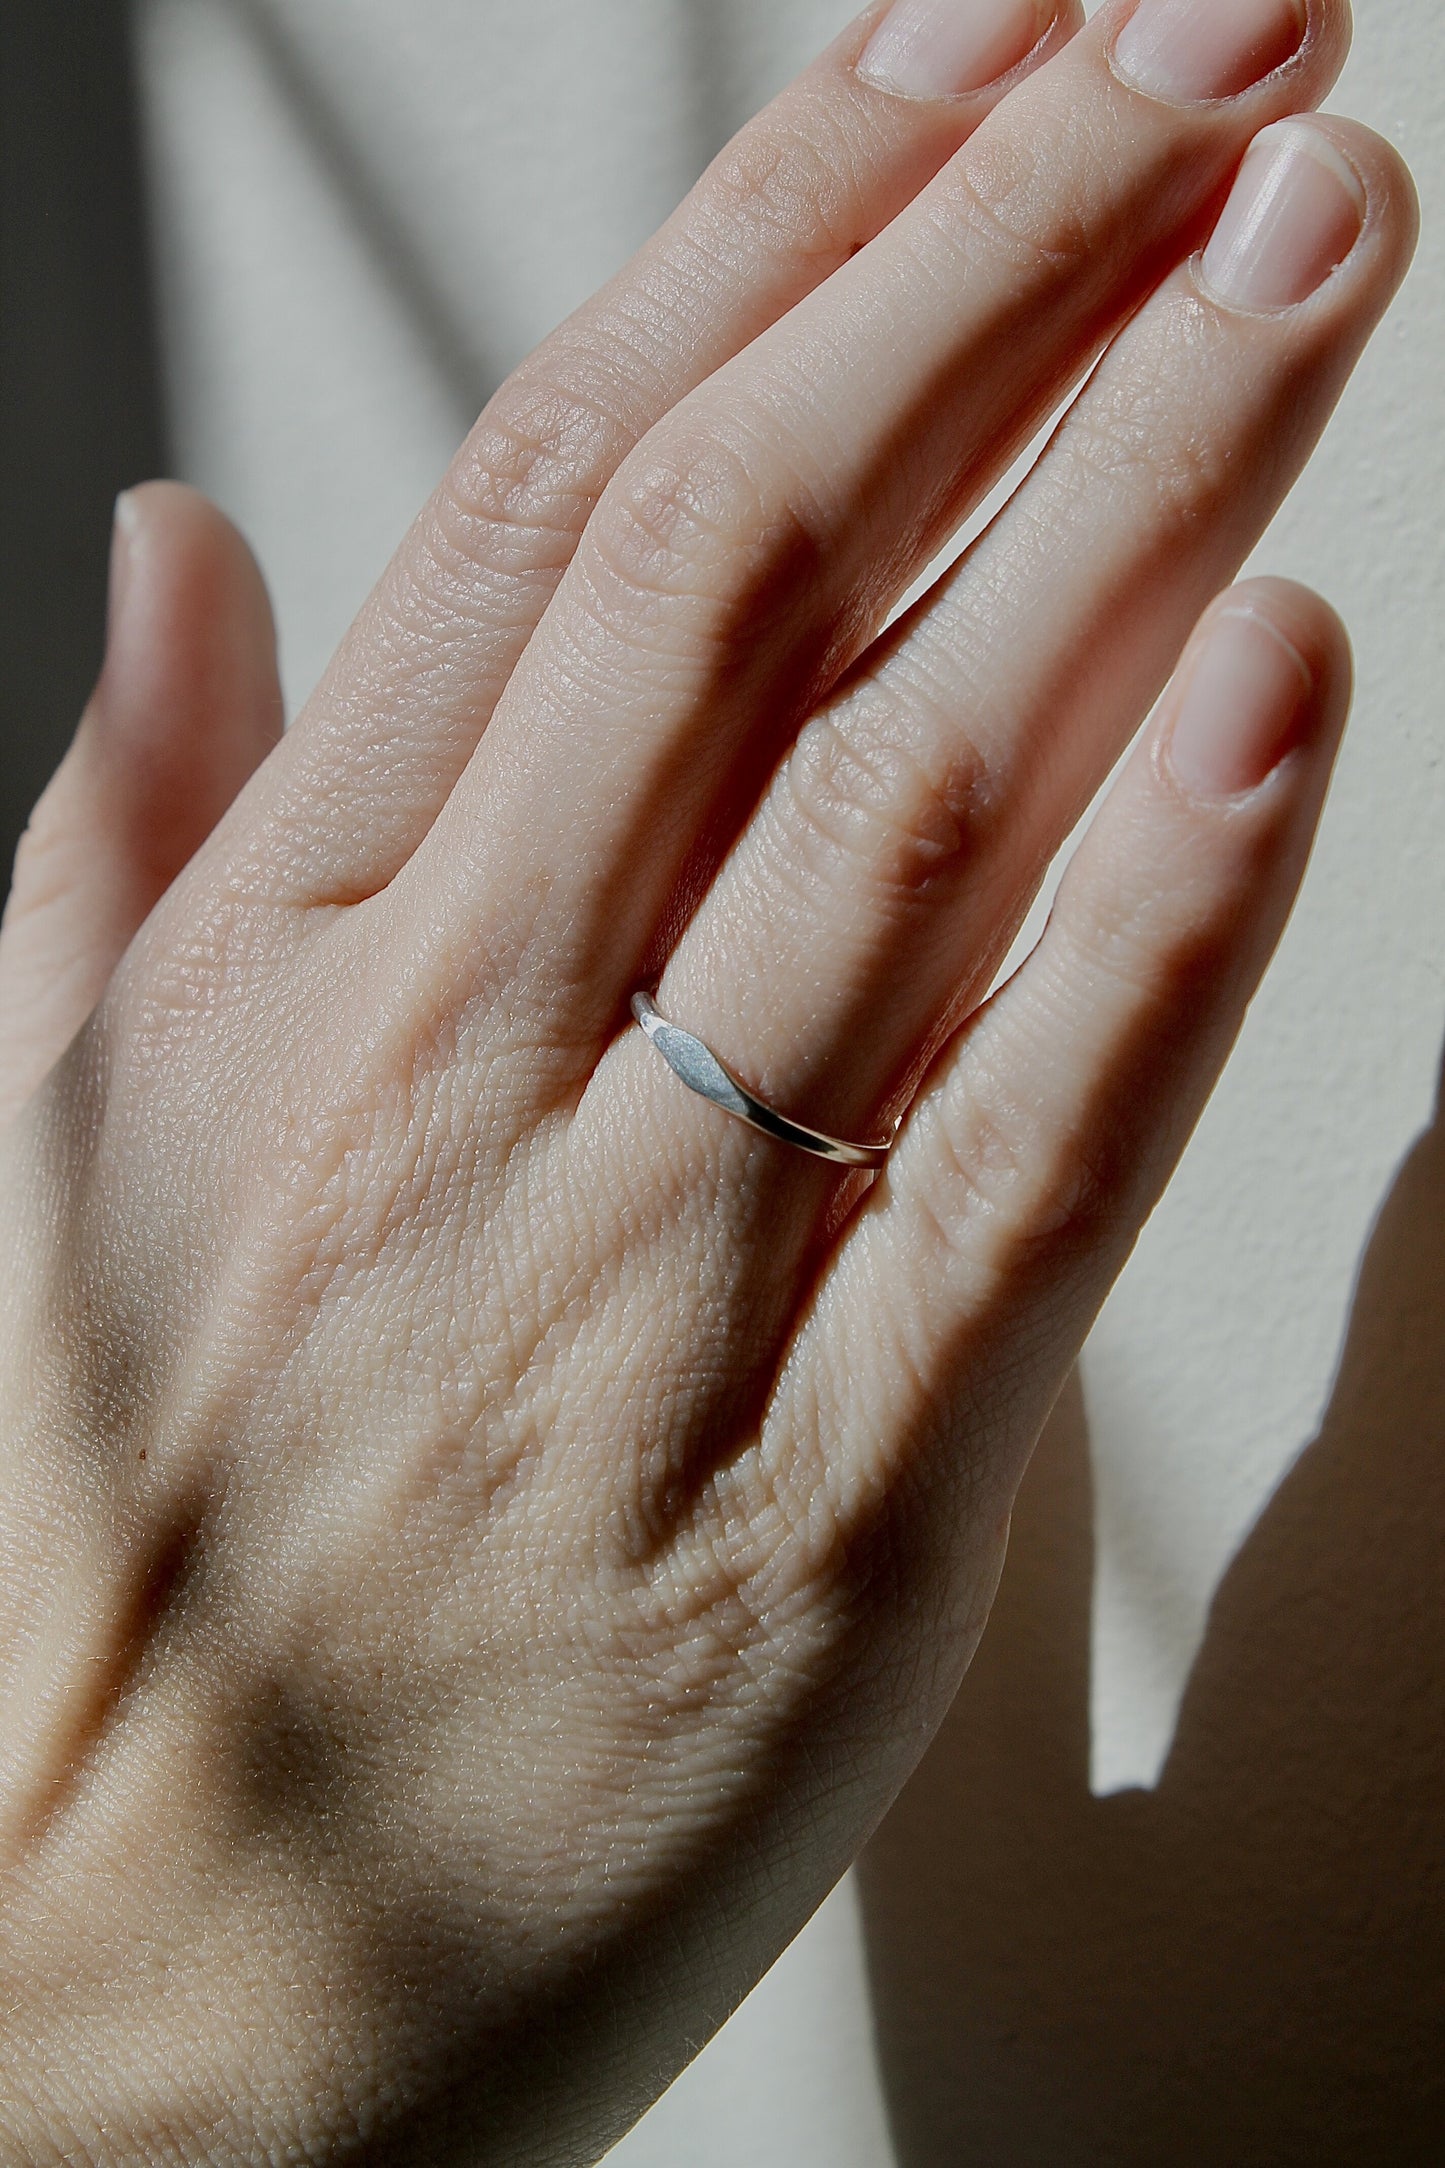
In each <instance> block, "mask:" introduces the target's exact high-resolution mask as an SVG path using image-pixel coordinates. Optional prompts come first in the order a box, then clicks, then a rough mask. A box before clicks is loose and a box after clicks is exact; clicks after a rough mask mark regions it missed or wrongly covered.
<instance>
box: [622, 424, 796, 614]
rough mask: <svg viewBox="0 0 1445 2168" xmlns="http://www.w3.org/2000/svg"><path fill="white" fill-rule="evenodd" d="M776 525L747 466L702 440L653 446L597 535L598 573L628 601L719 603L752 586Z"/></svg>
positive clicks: (694, 436)
mask: <svg viewBox="0 0 1445 2168" xmlns="http://www.w3.org/2000/svg"><path fill="white" fill-rule="evenodd" d="M776 525H777V522H776V518H775V517H774V516H773V515H772V514H771V513H770V511H769V508H768V507H767V506H766V505H765V504H764V502H763V500H762V495H761V491H760V489H759V486H758V483H757V481H756V479H755V478H754V476H753V475H752V474H750V473H749V471H748V466H747V463H746V461H745V460H744V459H743V458H742V457H740V456H739V455H738V454H737V453H736V452H735V451H734V450H733V449H732V448H731V447H730V446H729V445H728V444H726V443H725V442H724V441H723V440H722V439H721V437H718V436H713V437H711V438H704V437H703V436H702V435H701V434H700V433H698V432H689V433H688V434H687V435H685V436H684V435H681V434H679V436H678V441H677V442H675V443H674V444H670V445H666V446H662V445H644V447H643V448H642V450H641V451H640V453H638V454H637V455H636V456H634V457H633V458H632V459H630V460H628V461H627V462H626V464H625V465H624V466H623V467H622V468H621V469H620V471H619V473H618V474H617V476H616V477H615V479H614V480H613V482H612V484H611V486H610V487H609V489H608V490H607V492H606V494H605V496H604V497H603V499H602V502H601V504H600V506H599V507H598V511H597V514H596V516H595V517H594V519H593V521H592V524H591V526H590V527H589V529H588V535H587V543H588V553H589V556H590V558H591V559H592V561H593V563H594V564H595V565H596V566H598V567H600V569H601V570H602V571H603V572H604V573H605V574H606V575H608V576H610V578H611V579H612V580H614V581H616V582H618V583H620V584H621V585H622V586H623V587H624V588H625V589H626V590H627V591H628V592H629V593H634V594H644V595H650V596H655V597H658V598H666V597H668V596H681V597H689V596H697V595H702V596H712V595H716V594H717V593H718V592H719V591H721V590H724V589H732V588H734V587H735V586H736V585H737V584H738V583H739V582H746V581H747V579H748V576H749V569H750V567H752V566H753V565H754V564H755V563H756V562H757V561H758V558H759V555H760V553H761V552H762V550H763V549H764V548H765V547H766V545H767V542H768V539H769V537H770V533H771V532H772V531H774V530H775V528H776Z"/></svg>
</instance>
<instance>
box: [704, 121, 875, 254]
mask: <svg viewBox="0 0 1445 2168" xmlns="http://www.w3.org/2000/svg"><path fill="white" fill-rule="evenodd" d="M862 193H863V190H862V186H861V183H860V176H859V173H858V158H857V152H856V148H855V146H854V144H853V143H852V142H851V140H850V139H849V136H848V132H847V130H846V129H844V128H841V127H839V126H838V125H837V124H836V120H835V118H834V116H832V115H830V114H828V113H826V112H825V111H823V110H822V108H821V106H820V104H819V103H818V101H813V102H812V104H811V106H810V109H809V110H808V112H807V114H806V118H805V120H803V121H795V120H791V119H790V120H786V121H783V120H779V119H778V118H777V117H776V116H774V117H772V118H770V119H767V120H760V121H758V122H756V123H755V124H754V125H753V126H752V127H751V128H746V129H744V130H743V132H742V134H741V135H740V136H738V137H737V138H736V139H735V141H734V142H733V143H732V144H731V145H730V147H729V148H728V150H726V151H725V152H724V153H723V155H722V157H721V158H720V159H719V160H718V162H717V165H716V166H715V167H714V169H713V173H712V176H711V185H710V190H709V195H710V202H709V209H710V210H711V211H713V212H714V213H715V214H716V216H717V219H718V225H719V229H720V231H721V232H723V233H724V234H725V235H726V236H727V237H728V245H729V252H730V253H732V252H734V251H735V250H736V247H737V237H738V236H739V235H741V236H742V237H743V238H744V239H746V240H748V241H750V242H754V243H755V242H756V241H757V240H758V239H761V240H762V241H763V242H764V243H765V244H766V245H767V246H768V247H769V248H770V249H771V250H776V251H778V252H779V253H782V254H784V255H786V257H787V258H788V259H789V260H790V261H796V262H801V263H802V264H804V265H807V266H812V267H822V268H823V269H824V270H830V269H832V268H833V267H835V266H836V265H837V264H840V263H843V262H845V261H846V260H847V258H848V256H849V255H851V254H852V252H853V250H854V249H855V248H856V247H857V246H858V243H859V241H860V240H861V238H862V234H861V231H860V216H859V210H860V201H861V197H862Z"/></svg>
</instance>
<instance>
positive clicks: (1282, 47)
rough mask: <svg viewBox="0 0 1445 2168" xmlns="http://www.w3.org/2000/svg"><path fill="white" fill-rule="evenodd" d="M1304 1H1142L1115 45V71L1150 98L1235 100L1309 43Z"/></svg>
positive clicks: (1179, 102)
mask: <svg viewBox="0 0 1445 2168" xmlns="http://www.w3.org/2000/svg"><path fill="white" fill-rule="evenodd" d="M1308 25H1309V17H1308V13H1307V11H1306V8H1305V4H1304V0H1142V4H1141V5H1140V6H1139V7H1138V8H1136V9H1135V11H1134V13H1133V14H1132V15H1131V16H1130V18H1129V20H1128V22H1127V23H1125V25H1124V27H1123V29H1122V30H1121V31H1120V32H1119V35H1118V37H1117V38H1116V39H1115V40H1114V68H1115V72H1116V73H1117V74H1119V75H1121V76H1123V78H1124V80H1125V81H1126V82H1128V83H1132V84H1133V86H1134V88H1135V89H1136V90H1142V91H1146V92H1147V93H1148V95H1149V96H1150V97H1151V98H1167V99H1168V100H1169V102H1170V103H1171V104H1173V105H1202V104H1205V103H1207V102H1208V101H1209V100H1210V99H1212V98H1235V97H1238V95H1239V93H1240V91H1242V90H1248V88H1249V86H1250V84H1251V83H1257V82H1259V81H1260V80H1261V78H1262V77H1264V76H1266V75H1272V74H1273V73H1274V71H1275V69H1276V68H1282V67H1283V66H1284V64H1285V62H1286V61H1287V60H1292V59H1293V58H1294V56H1295V54H1296V53H1297V52H1298V51H1299V49H1300V47H1301V45H1302V44H1303V43H1304V35H1305V31H1306V29H1307V28H1308Z"/></svg>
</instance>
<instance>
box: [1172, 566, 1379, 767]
mask: <svg viewBox="0 0 1445 2168" xmlns="http://www.w3.org/2000/svg"><path fill="white" fill-rule="evenodd" d="M1350 675H1351V670H1350V646H1349V638H1348V635H1347V633H1346V631H1345V628H1344V625H1343V624H1342V623H1341V621H1340V619H1339V617H1338V616H1337V615H1336V613H1335V611H1334V610H1333V609H1331V607H1330V605H1329V604H1328V603H1327V602H1325V601H1324V600H1323V598H1322V597H1321V596H1319V595H1316V594H1315V593H1313V592H1312V590H1311V589H1309V588H1307V587H1301V586H1299V585H1297V584H1296V583H1295V582H1293V581H1290V580H1280V579H1268V578H1265V579H1254V580H1246V581H1242V582H1240V584H1239V585H1237V586H1235V587H1232V588H1230V589H1229V591H1228V592H1227V593H1226V594H1224V595H1221V596H1220V598H1219V600H1218V601H1217V602H1216V603H1215V604H1214V606H1213V607H1212V608H1211V609H1210V610H1209V611H1208V613H1207V614H1206V616H1205V617H1204V619H1203V620H1202V622H1201V624H1200V626H1199V630H1198V632H1197V634H1196V636H1195V638H1194V640H1193V641H1192V642H1191V643H1190V647H1189V651H1188V653H1187V654H1186V656H1185V659H1184V662H1183V665H1182V666H1181V669H1180V671H1179V675H1178V679H1177V681H1176V689H1175V693H1174V696H1173V699H1172V701H1171V703H1170V705H1169V707H1168V708H1167V709H1166V712H1165V715H1164V718H1163V721H1162V728H1161V744H1162V748H1163V753H1164V757H1165V760H1166V762H1167V766H1168V769H1169V771H1170V774H1171V775H1172V777H1173V779H1174V781H1175V783H1176V784H1178V785H1180V786H1181V787H1182V788H1183V789H1184V790H1185V791H1186V792H1187V793H1188V794H1189V795H1190V796H1191V797H1194V798H1199V799H1203V800H1221V801H1227V800H1230V799H1234V798H1237V797H1240V796H1246V795H1248V794H1249V793H1251V792H1253V791H1256V790H1258V789H1260V788H1261V787H1262V785H1263V784H1265V783H1266V782H1267V781H1268V780H1269V779H1270V778H1271V776H1273V774H1274V773H1275V771H1276V770H1277V769H1279V768H1281V767H1282V766H1283V765H1284V763H1285V761H1286V760H1287V759H1288V758H1289V756H1290V755H1291V754H1293V753H1296V752H1297V751H1300V750H1307V751H1309V752H1311V753H1317V754H1319V755H1321V756H1324V757H1326V758H1327V759H1332V758H1333V753H1334V749H1335V746H1336V745H1337V743H1338V739H1339V734H1340V731H1341V729H1342V728H1343V725H1344V720H1345V715H1346V713H1347V710H1348V705H1349V688H1350Z"/></svg>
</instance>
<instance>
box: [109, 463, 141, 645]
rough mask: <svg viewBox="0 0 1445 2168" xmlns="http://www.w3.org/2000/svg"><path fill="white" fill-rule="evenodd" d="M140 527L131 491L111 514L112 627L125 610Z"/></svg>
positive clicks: (122, 498) (121, 498)
mask: <svg viewBox="0 0 1445 2168" xmlns="http://www.w3.org/2000/svg"><path fill="white" fill-rule="evenodd" d="M139 524H140V522H139V520H138V518H137V516H136V508H135V499H134V497H133V496H132V495H131V493H130V491H129V490H128V489H123V490H122V491H121V493H120V495H119V496H118V497H117V498H116V500H115V510H114V512H113V513H112V514H111V523H110V574H109V590H108V599H107V605H106V608H107V615H108V618H109V621H110V622H111V623H112V624H113V623H114V622H115V620H116V618H118V617H119V615H120V613H121V611H122V610H123V609H124V608H125V591H126V587H127V585H128V583H129V580H130V571H131V544H132V541H133V540H134V538H135V532H136V528H137V527H138V526H139Z"/></svg>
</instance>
